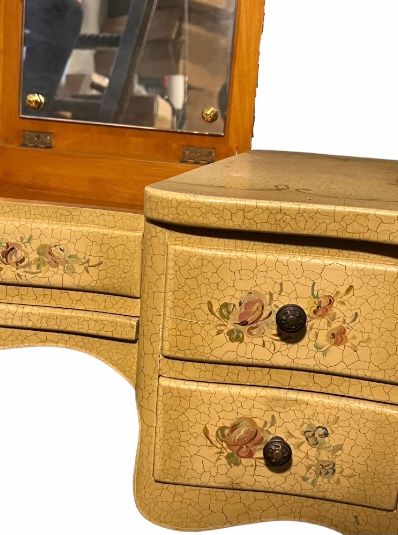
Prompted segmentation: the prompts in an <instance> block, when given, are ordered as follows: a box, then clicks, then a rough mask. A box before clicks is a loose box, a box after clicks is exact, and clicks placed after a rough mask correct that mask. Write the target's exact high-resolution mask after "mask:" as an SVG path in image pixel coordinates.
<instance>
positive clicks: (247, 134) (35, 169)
mask: <svg viewBox="0 0 398 535" xmlns="http://www.w3.org/2000/svg"><path fill="white" fill-rule="evenodd" d="M237 1H238V12H237V24H236V31H235V43H234V54H233V60H232V77H231V86H230V96H229V107H228V110H229V113H228V119H227V122H226V127H225V135H224V136H218V135H217V136H215V135H203V134H186V133H175V132H164V131H156V130H144V129H139V128H133V127H129V128H126V127H115V126H102V125H92V124H87V125H86V124H77V123H64V122H57V121H51V120H43V119H30V118H29V119H28V118H23V119H22V118H21V117H20V112H19V99H20V58H21V46H22V38H21V35H22V33H21V32H22V19H23V1H22V0H0V98H1V100H0V103H1V104H0V161H1V164H0V179H1V186H0V196H1V197H7V198H17V199H27V200H36V201H51V202H62V203H71V204H83V205H90V206H105V207H108V208H111V207H112V208H119V209H133V210H141V209H142V205H143V194H144V187H145V186H146V185H147V184H150V183H152V182H155V181H158V180H161V179H164V178H168V177H171V176H174V175H177V174H180V173H183V172H185V171H188V170H191V169H192V168H193V167H194V165H193V164H189V163H188V164H187V163H181V156H182V151H183V147H185V146H194V147H204V148H213V149H215V151H216V156H215V159H216V160H220V159H223V158H226V157H228V156H232V155H234V154H236V153H239V152H243V151H246V150H249V149H250V146H251V138H252V130H253V122H254V101H255V93H256V85H257V73H258V60H259V46H260V37H261V32H262V23H263V15H264V0H237ZM23 131H35V132H51V133H52V134H53V140H54V144H53V148H51V149H37V148H27V147H22V146H21V145H22V139H23Z"/></svg>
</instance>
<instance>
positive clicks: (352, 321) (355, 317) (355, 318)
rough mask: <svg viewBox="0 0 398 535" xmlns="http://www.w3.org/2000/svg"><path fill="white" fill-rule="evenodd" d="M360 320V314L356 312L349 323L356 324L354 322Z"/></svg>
mask: <svg viewBox="0 0 398 535" xmlns="http://www.w3.org/2000/svg"><path fill="white" fill-rule="evenodd" d="M358 318H359V314H358V312H355V314H354V315H353V316H352V318H351V319H350V321H349V322H348V323H354V321H357V319H358Z"/></svg>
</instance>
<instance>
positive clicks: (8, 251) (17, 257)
mask: <svg viewBox="0 0 398 535" xmlns="http://www.w3.org/2000/svg"><path fill="white" fill-rule="evenodd" d="M25 259H26V253H25V250H24V248H23V246H22V245H21V244H20V243H15V242H10V243H4V244H3V246H2V248H1V251H0V260H1V262H2V263H3V264H6V265H7V266H15V267H18V266H20V265H21V264H23V263H24V262H25Z"/></svg>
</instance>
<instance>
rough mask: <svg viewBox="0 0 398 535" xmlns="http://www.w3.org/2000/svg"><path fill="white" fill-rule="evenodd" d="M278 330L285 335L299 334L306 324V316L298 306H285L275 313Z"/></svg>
mask: <svg viewBox="0 0 398 535" xmlns="http://www.w3.org/2000/svg"><path fill="white" fill-rule="evenodd" d="M276 324H277V326H278V329H279V330H280V331H282V332H284V333H287V334H297V333H299V332H301V331H302V330H303V329H304V327H305V326H306V324H307V314H306V313H305V310H304V309H303V308H301V307H300V306H299V305H285V306H283V307H281V308H280V309H279V310H278V312H277V313H276Z"/></svg>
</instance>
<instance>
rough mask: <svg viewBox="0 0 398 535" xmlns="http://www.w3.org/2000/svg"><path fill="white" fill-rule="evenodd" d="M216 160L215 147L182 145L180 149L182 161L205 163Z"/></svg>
mask: <svg viewBox="0 0 398 535" xmlns="http://www.w3.org/2000/svg"><path fill="white" fill-rule="evenodd" d="M215 161H216V149H209V148H207V147H184V148H183V149H182V157H181V162H182V163H194V164H197V165H206V164H209V163H213V162H215Z"/></svg>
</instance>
